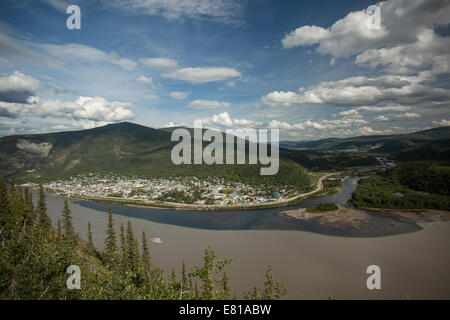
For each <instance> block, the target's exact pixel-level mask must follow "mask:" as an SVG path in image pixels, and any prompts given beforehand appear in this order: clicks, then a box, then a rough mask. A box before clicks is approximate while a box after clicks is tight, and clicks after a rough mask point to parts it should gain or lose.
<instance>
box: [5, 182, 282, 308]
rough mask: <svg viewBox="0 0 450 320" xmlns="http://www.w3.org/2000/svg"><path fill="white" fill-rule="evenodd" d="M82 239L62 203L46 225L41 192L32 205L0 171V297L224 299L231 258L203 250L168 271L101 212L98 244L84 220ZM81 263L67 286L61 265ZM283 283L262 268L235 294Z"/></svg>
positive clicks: (260, 295) (268, 292) (278, 288)
mask: <svg viewBox="0 0 450 320" xmlns="http://www.w3.org/2000/svg"><path fill="white" fill-rule="evenodd" d="M87 232H88V234H87V238H88V241H87V242H86V241H83V240H82V239H81V238H80V237H79V235H77V234H76V233H75V231H74V227H73V224H72V215H71V212H70V208H69V206H68V203H67V201H65V202H64V208H63V210H62V215H61V219H59V220H58V223H57V228H56V229H55V228H53V226H52V223H51V219H50V217H49V216H48V214H47V204H46V195H45V191H44V189H43V188H42V186H41V187H40V190H39V199H38V201H37V204H36V205H34V204H33V199H32V194H31V192H30V191H29V190H28V189H27V188H25V189H24V190H22V189H20V188H18V187H17V186H15V185H14V182H10V184H9V187H8V185H7V183H6V182H5V180H4V179H3V178H1V177H0V246H1V250H0V299H20V300H23V299H230V298H234V299H237V298H239V297H238V296H237V295H236V294H235V293H234V294H233V293H232V289H231V285H230V280H229V278H228V277H227V275H226V273H225V271H224V268H225V267H226V265H228V264H229V263H231V262H232V260H229V259H217V257H216V254H215V253H214V251H212V250H210V249H209V248H207V249H205V253H204V258H203V260H204V262H203V265H202V266H199V267H194V268H193V269H192V270H190V271H188V270H187V268H186V265H185V264H184V262H183V263H182V265H181V274H180V275H178V276H177V274H176V272H175V269H173V270H172V272H171V274H170V276H169V277H166V276H165V275H164V273H163V270H161V269H160V268H158V267H156V266H155V265H154V264H153V261H152V257H151V254H150V250H149V246H148V242H147V236H146V234H145V232H143V233H142V235H141V241H140V244H141V245H140V246H139V244H138V240H137V237H136V236H135V234H134V232H133V229H132V227H131V224H130V222H128V224H127V226H126V228H125V226H124V225H123V224H121V226H120V232H119V237H118V239H117V235H116V232H115V227H114V220H113V217H112V213H111V210H109V212H108V223H107V226H106V238H105V246H104V250H103V251H100V250H98V249H96V248H95V246H94V243H93V241H92V231H91V226H90V223H89V224H88V230H87ZM71 265H76V266H78V267H79V268H80V270H81V289H80V290H77V289H72V290H70V289H68V288H67V285H66V281H67V279H68V277H69V276H70V275H69V274H67V273H66V272H67V268H68V267H69V266H71ZM284 292H285V290H284V289H283V287H282V285H280V284H279V283H277V282H275V281H274V280H273V278H272V272H271V269H270V267H269V269H268V270H267V272H266V281H265V283H264V288H263V289H257V288H256V287H255V288H253V289H252V290H251V291H249V292H247V293H244V294H243V295H242V296H241V298H243V299H280V298H281V296H282V295H283V294H284Z"/></svg>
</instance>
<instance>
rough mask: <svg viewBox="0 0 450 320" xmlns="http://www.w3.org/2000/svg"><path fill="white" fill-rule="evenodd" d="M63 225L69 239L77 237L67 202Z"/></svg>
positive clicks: (65, 202) (65, 201)
mask: <svg viewBox="0 0 450 320" xmlns="http://www.w3.org/2000/svg"><path fill="white" fill-rule="evenodd" d="M63 225H64V234H65V235H66V236H68V237H73V236H75V230H74V228H73V224H72V213H71V212H70V209H69V204H68V202H67V200H64V209H63Z"/></svg>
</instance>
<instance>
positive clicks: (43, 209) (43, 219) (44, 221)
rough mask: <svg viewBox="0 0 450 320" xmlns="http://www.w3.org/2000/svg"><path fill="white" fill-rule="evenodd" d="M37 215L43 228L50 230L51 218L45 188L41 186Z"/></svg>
mask: <svg viewBox="0 0 450 320" xmlns="http://www.w3.org/2000/svg"><path fill="white" fill-rule="evenodd" d="M37 214H38V218H39V225H40V226H41V227H43V228H46V229H49V228H50V227H51V225H52V221H51V220H50V217H49V216H48V215H47V203H46V196H45V190H44V187H43V186H42V184H41V185H39V201H38V204H37Z"/></svg>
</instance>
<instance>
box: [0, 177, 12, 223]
mask: <svg viewBox="0 0 450 320" xmlns="http://www.w3.org/2000/svg"><path fill="white" fill-rule="evenodd" d="M10 214H11V206H10V203H9V200H8V186H7V185H6V181H5V180H4V179H3V177H0V230H2V229H3V226H4V225H6V223H7V221H8V219H9V216H10Z"/></svg>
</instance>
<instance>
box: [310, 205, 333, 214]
mask: <svg viewBox="0 0 450 320" xmlns="http://www.w3.org/2000/svg"><path fill="white" fill-rule="evenodd" d="M338 209H339V207H338V206H337V205H336V204H334V203H320V204H318V205H317V206H312V207H309V208H308V209H306V212H313V213H319V212H329V211H336V210H338Z"/></svg>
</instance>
